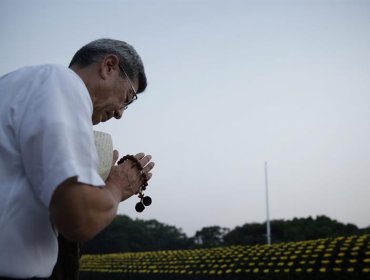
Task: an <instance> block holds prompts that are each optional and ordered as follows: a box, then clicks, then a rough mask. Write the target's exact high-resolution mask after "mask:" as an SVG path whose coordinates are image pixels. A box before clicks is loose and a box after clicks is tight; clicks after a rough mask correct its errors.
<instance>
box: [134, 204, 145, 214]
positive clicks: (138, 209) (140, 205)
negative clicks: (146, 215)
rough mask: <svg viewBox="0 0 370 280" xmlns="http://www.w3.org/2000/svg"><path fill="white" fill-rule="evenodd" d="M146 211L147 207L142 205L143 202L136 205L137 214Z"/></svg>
mask: <svg viewBox="0 0 370 280" xmlns="http://www.w3.org/2000/svg"><path fill="white" fill-rule="evenodd" d="M144 209H145V206H144V204H143V203H141V202H138V203H136V205H135V210H136V211H137V212H143V211H144Z"/></svg>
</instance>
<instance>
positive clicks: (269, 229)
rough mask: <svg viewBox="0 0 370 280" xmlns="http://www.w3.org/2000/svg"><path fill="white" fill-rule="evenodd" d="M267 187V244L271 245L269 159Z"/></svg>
mask: <svg viewBox="0 0 370 280" xmlns="http://www.w3.org/2000/svg"><path fill="white" fill-rule="evenodd" d="M265 188H266V218H267V219H266V237H267V244H268V245H271V227H270V210H269V193H268V179H267V161H265Z"/></svg>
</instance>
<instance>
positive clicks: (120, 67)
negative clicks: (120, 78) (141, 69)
mask: <svg viewBox="0 0 370 280" xmlns="http://www.w3.org/2000/svg"><path fill="white" fill-rule="evenodd" d="M118 68H119V70H121V72H122V73H123V74H124V75H125V76H126V78H127V80H128V82H129V83H130V86H131V89H132V92H133V94H134V95H133V97H132V98H131V100H130V101H128V102H126V103H124V104H123V106H122V109H123V110H126V109H127V107H128V105H130V104H131V103H132V102H134V101H135V100H136V99H137V91H136V90H135V88H134V85H133V84H132V82H131V80H130V78H129V77H128V75H127V73H126V71H125V69H123V67H122V66H121V65H120V64H118Z"/></svg>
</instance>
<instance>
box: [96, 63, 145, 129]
mask: <svg viewBox="0 0 370 280" xmlns="http://www.w3.org/2000/svg"><path fill="white" fill-rule="evenodd" d="M107 77H108V78H107V79H105V80H104V81H102V82H101V83H100V84H99V87H98V88H97V90H96V93H95V94H94V97H93V106H94V110H93V115H92V122H93V124H94V125H95V124H98V123H100V122H106V121H107V120H109V119H111V118H112V117H114V118H116V119H120V118H121V117H122V114H123V111H124V106H125V105H126V104H127V103H129V102H130V101H131V100H132V99H133V98H134V96H135V93H134V89H136V88H137V87H138V85H137V83H132V84H131V82H130V80H129V79H128V78H127V77H125V76H123V73H121V70H120V69H119V67H116V69H115V70H114V72H112V73H111V74H110V75H108V76H107ZM132 87H134V89H133V88H132Z"/></svg>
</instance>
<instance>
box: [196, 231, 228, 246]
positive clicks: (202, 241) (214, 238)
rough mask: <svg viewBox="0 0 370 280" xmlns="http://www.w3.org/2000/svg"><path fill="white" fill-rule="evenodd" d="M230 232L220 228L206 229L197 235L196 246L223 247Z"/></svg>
mask: <svg viewBox="0 0 370 280" xmlns="http://www.w3.org/2000/svg"><path fill="white" fill-rule="evenodd" d="M229 231H230V230H229V229H228V228H224V227H220V226H211V227H204V228H202V229H201V230H198V231H197V232H196V233H195V237H194V240H195V244H196V245H197V246H200V247H202V248H205V247H216V246H222V245H223V240H224V236H225V234H227V233H228V232H229Z"/></svg>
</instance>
